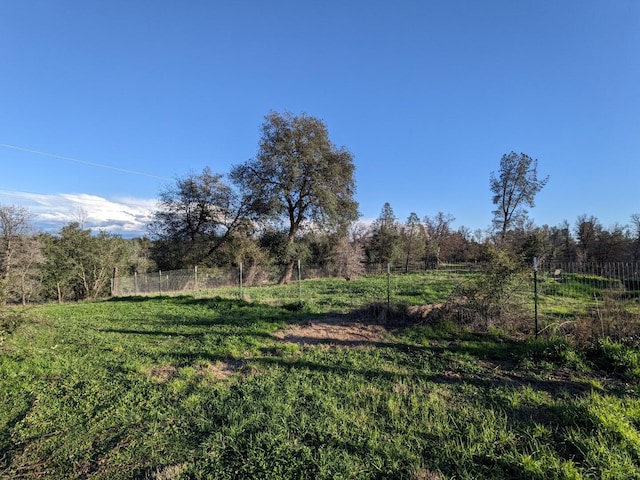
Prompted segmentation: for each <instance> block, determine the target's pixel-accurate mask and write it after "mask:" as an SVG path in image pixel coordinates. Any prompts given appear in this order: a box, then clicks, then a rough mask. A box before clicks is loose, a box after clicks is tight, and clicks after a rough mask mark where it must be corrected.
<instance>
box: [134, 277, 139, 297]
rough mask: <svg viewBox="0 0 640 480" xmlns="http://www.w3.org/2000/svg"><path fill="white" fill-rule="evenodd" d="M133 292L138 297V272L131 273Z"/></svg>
mask: <svg viewBox="0 0 640 480" xmlns="http://www.w3.org/2000/svg"><path fill="white" fill-rule="evenodd" d="M133 291H134V292H135V294H136V296H137V295H138V272H133Z"/></svg>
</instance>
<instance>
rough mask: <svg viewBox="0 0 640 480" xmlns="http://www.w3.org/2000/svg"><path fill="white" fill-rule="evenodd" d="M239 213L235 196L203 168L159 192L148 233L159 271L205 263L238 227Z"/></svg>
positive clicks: (226, 186)
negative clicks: (157, 250) (153, 245)
mask: <svg viewBox="0 0 640 480" xmlns="http://www.w3.org/2000/svg"><path fill="white" fill-rule="evenodd" d="M242 220H243V209H242V203H241V199H240V197H239V196H238V194H237V192H235V191H234V189H233V188H232V187H231V186H230V185H229V184H228V183H226V182H224V180H223V175H221V174H216V173H213V172H212V171H211V169H210V168H209V167H205V168H204V169H203V171H202V173H200V174H191V175H188V176H186V177H183V178H178V179H176V182H175V184H174V185H171V186H169V187H168V188H167V189H166V190H164V191H163V192H161V194H160V199H159V202H158V209H157V210H156V211H155V212H154V217H153V221H152V222H151V223H150V225H149V231H150V232H151V234H152V235H153V236H154V238H156V239H157V244H156V245H157V246H158V247H159V250H161V251H162V255H160V254H158V255H157V260H158V265H159V266H160V267H161V268H169V269H175V268H182V267H183V266H186V265H190V266H193V265H197V264H198V263H205V264H206V263H207V261H208V260H209V259H210V257H211V255H212V254H213V253H214V252H216V250H217V249H218V248H220V246H221V245H222V244H223V243H224V242H225V241H226V240H227V239H228V238H229V236H230V235H231V234H232V233H233V232H234V231H235V230H236V229H238V227H239V226H240V225H241V222H242Z"/></svg>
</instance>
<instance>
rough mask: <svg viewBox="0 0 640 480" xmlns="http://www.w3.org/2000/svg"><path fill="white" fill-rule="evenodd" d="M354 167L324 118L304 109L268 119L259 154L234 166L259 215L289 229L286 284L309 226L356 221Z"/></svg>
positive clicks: (234, 175)
mask: <svg viewBox="0 0 640 480" xmlns="http://www.w3.org/2000/svg"><path fill="white" fill-rule="evenodd" d="M354 170H355V167H354V164H353V156H352V155H351V153H350V152H349V151H347V150H346V149H345V148H344V147H340V148H337V147H336V146H335V145H333V143H332V142H331V140H330V139H329V132H328V130H327V127H326V125H325V124H324V122H322V121H321V120H319V119H317V118H314V117H310V116H307V115H306V114H304V113H303V114H302V115H300V116H294V115H292V114H291V113H285V114H280V113H277V112H271V113H270V114H268V115H267V116H266V117H265V121H264V123H263V125H262V137H261V139H260V146H259V150H258V153H257V155H256V157H255V158H254V159H250V160H248V161H247V162H245V163H243V164H241V165H237V166H235V167H234V168H233V170H232V172H231V178H232V179H233V181H234V182H235V183H236V184H237V185H238V186H239V187H240V188H241V190H242V191H243V193H244V198H246V199H247V203H248V205H249V207H250V211H251V212H252V214H253V215H254V217H255V218H256V219H261V220H268V221H271V222H272V223H274V224H276V225H277V226H278V228H280V229H281V230H284V231H285V232H286V237H287V248H286V249H285V250H286V253H285V257H286V258H282V259H281V260H282V261H284V262H285V263H286V265H287V267H286V269H285V272H284V274H283V276H282V279H281V281H282V282H283V283H286V282H289V281H290V280H291V276H292V274H293V269H294V261H295V258H293V254H292V252H293V251H295V248H294V245H295V241H296V237H297V236H298V235H299V234H300V233H301V231H302V230H303V229H304V228H305V227H307V226H308V227H312V228H317V229H323V230H325V231H329V232H332V231H333V232H335V231H338V230H340V229H346V228H347V227H348V225H349V224H350V223H352V222H353V221H355V220H357V218H358V204H357V202H356V201H355V200H354V198H353V196H354V193H355V181H354V175H353V174H354Z"/></svg>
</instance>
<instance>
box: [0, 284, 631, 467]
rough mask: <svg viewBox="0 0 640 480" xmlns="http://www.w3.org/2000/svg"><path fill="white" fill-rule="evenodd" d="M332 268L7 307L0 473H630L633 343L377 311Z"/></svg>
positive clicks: (380, 291) (427, 296)
mask: <svg viewBox="0 0 640 480" xmlns="http://www.w3.org/2000/svg"><path fill="white" fill-rule="evenodd" d="M384 282H386V280H384V279H378V280H375V281H371V282H369V283H367V282H365V281H364V280H363V281H362V283H360V284H356V291H357V292H359V293H357V294H356V295H358V296H359V297H360V300H361V299H362V297H364V296H367V295H370V296H371V297H372V298H374V299H377V301H383V300H384V298H385V295H386V290H385V289H386V283H384ZM349 283H353V282H344V281H328V280H323V281H314V282H312V281H305V282H303V284H304V291H305V304H304V305H303V306H302V307H301V308H299V306H298V305H297V304H296V299H297V298H298V297H297V295H298V294H299V292H298V291H297V290H296V289H297V288H298V287H297V286H291V287H290V289H291V291H287V292H286V293H282V294H280V295H281V301H280V302H274V301H273V294H271V296H268V298H270V300H269V302H268V303H267V302H266V300H265V299H266V298H267V291H266V290H264V289H262V290H250V291H246V292H245V298H247V299H248V300H250V301H243V300H239V299H237V298H233V295H234V293H233V292H232V291H226V292H223V291H221V292H220V294H221V296H213V295H216V293H215V292H210V293H211V295H210V296H164V297H144V298H122V299H114V300H110V301H103V302H96V303H80V304H73V305H62V306H59V305H50V306H43V307H37V308H31V309H27V310H20V311H17V310H15V311H14V310H11V311H10V314H11V315H20V322H18V323H19V324H18V326H17V328H16V329H15V330H14V331H13V333H9V334H4V335H3V338H2V340H1V343H0V382H1V388H0V478H1V479H5V478H6V479H9V478H12V479H13V478H29V479H31V478H34V479H35V478H54V479H55V478H61V479H62V478H65V479H66V478H72V479H73V478H77V479H81V478H104V479H117V478H122V479H125V478H139V479H164V480H168V479H178V478H223V479H225V478H314V479H315V478H326V479H336V478H345V479H346V478H362V479H369V478H380V479H382V478H407V479H446V478H456V479H460V478H539V479H547V478H594V479H595V478H640V387H639V386H638V381H639V380H640V352H639V351H638V349H637V348H632V347H628V346H623V345H619V344H615V343H612V342H607V341H602V342H600V343H598V344H597V345H594V346H592V347H590V348H578V347H574V346H572V345H570V344H569V343H568V342H566V341H564V340H560V339H555V340H554V339H541V340H533V339H530V340H523V341H515V340H512V339H509V338H506V337H503V336H500V335H499V334H497V333H495V332H494V333H493V334H478V333H472V332H469V331H465V330H463V329H461V328H459V327H457V326H455V325H453V324H451V323H447V322H445V321H442V322H439V323H435V324H434V323H429V322H427V323H419V324H411V323H406V324H404V325H402V324H398V323H397V322H396V323H385V322H377V321H374V319H371V318H368V317H367V315H366V310H364V311H361V312H360V313H359V314H358V313H357V312H356V313H354V312H353V311H352V310H353V305H354V304H355V300H352V299H351V297H350V296H352V295H353V291H354V290H353V288H354V287H353V285H351V286H350V287H349V290H348V292H347V291H345V288H346V287H345V285H348V284H349ZM358 289H360V290H358ZM447 289H448V286H446V285H445V286H442V285H440V286H438V287H437V288H436V287H434V288H431V287H429V286H427V285H416V284H415V283H414V284H413V291H410V290H407V289H402V291H403V292H404V293H403V295H405V296H406V298H404V299H403V300H408V299H409V298H410V297H411V299H412V301H411V303H421V302H424V303H437V302H440V301H443V297H446V295H447ZM398 290H399V289H398ZM407 292H409V293H407ZM412 292H413V293H412ZM260 295H265V298H264V299H263V298H260ZM380 295H382V298H378V297H380ZM346 312H351V313H350V314H346ZM5 314H6V313H5Z"/></svg>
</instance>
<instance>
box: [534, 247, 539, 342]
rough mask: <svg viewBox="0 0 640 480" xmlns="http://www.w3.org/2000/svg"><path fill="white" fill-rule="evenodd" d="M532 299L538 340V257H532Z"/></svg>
mask: <svg viewBox="0 0 640 480" xmlns="http://www.w3.org/2000/svg"><path fill="white" fill-rule="evenodd" d="M533 299H534V301H533V304H534V307H533V308H534V318H535V332H536V338H538V331H539V329H538V257H533Z"/></svg>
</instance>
